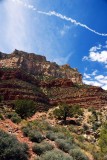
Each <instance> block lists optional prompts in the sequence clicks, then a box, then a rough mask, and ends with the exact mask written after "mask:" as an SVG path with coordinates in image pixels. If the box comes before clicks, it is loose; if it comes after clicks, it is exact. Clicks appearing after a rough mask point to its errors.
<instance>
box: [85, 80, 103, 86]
mask: <svg viewBox="0 0 107 160" xmlns="http://www.w3.org/2000/svg"><path fill="white" fill-rule="evenodd" d="M83 83H85V84H88V85H92V86H99V87H101V86H102V84H101V83H99V82H97V81H94V80H93V81H91V80H83Z"/></svg>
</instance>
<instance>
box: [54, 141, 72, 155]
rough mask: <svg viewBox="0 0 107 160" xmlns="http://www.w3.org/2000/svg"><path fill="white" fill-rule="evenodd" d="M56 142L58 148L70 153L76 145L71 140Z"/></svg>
mask: <svg viewBox="0 0 107 160" xmlns="http://www.w3.org/2000/svg"><path fill="white" fill-rule="evenodd" d="M55 142H56V145H57V147H58V148H59V149H61V150H62V151H64V152H69V150H70V149H72V148H73V147H74V144H73V143H72V142H71V141H70V140H66V139H56V140H55Z"/></svg>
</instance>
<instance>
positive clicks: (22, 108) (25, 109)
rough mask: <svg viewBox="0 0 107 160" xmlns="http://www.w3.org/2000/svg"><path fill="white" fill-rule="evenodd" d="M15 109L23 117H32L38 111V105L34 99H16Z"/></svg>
mask: <svg viewBox="0 0 107 160" xmlns="http://www.w3.org/2000/svg"><path fill="white" fill-rule="evenodd" d="M14 104H15V111H16V113H17V114H19V116H20V117H21V118H27V117H31V116H32V115H33V114H34V113H35V112H36V106H35V104H34V102H33V101H32V100H17V101H15V103H14Z"/></svg>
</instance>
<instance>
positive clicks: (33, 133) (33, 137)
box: [28, 130, 45, 143]
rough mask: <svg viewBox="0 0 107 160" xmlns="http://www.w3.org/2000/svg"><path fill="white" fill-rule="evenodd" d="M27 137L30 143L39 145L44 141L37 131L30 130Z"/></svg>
mask: <svg viewBox="0 0 107 160" xmlns="http://www.w3.org/2000/svg"><path fill="white" fill-rule="evenodd" d="M28 137H29V139H30V140H31V141H32V142H37V143H40V142H41V141H43V140H44V139H45V137H44V136H43V135H42V134H41V132H39V131H37V130H32V131H31V132H29V134H28Z"/></svg>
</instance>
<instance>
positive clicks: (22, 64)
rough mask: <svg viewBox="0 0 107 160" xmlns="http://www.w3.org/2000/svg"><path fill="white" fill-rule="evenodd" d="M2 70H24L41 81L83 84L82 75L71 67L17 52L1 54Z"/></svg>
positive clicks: (34, 55)
mask: <svg viewBox="0 0 107 160" xmlns="http://www.w3.org/2000/svg"><path fill="white" fill-rule="evenodd" d="M0 68H11V69H12V68H14V69H22V70H24V71H26V72H27V73H30V74H32V75H33V76H35V77H36V78H38V79H39V80H50V79H53V78H66V79H70V80H71V81H72V82H73V83H78V84H82V75H81V74H80V73H79V72H78V70H77V69H73V68H71V67H70V66H69V65H63V66H59V65H57V64H56V63H55V62H53V63H52V62H49V61H47V60H46V58H45V57H44V56H40V55H36V54H34V53H30V54H29V53H26V52H23V51H18V50H15V51H14V52H13V53H11V54H4V53H1V52H0Z"/></svg>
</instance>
